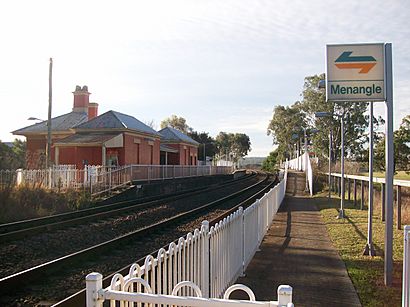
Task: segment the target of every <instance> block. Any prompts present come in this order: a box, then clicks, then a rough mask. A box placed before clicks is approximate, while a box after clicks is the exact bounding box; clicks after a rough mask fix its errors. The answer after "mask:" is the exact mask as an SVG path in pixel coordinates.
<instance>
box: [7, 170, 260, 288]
mask: <svg viewBox="0 0 410 307" xmlns="http://www.w3.org/2000/svg"><path fill="white" fill-rule="evenodd" d="M267 180H268V176H267V175H266V176H265V178H264V179H263V180H261V181H259V182H257V183H255V184H253V185H251V186H249V187H246V188H244V189H242V190H239V191H237V192H234V193H232V194H230V195H227V196H224V197H222V198H220V199H218V200H215V201H212V202H210V203H207V204H204V205H202V206H200V207H198V208H195V209H192V210H189V211H186V212H184V213H180V214H177V215H176V216H174V217H171V218H168V219H166V220H163V221H161V222H157V223H154V224H152V225H150V226H146V227H144V228H141V229H139V230H136V231H133V232H131V233H128V234H125V235H122V236H120V237H117V238H115V239H111V240H108V241H106V242H103V243H100V244H97V245H94V246H91V247H88V248H85V249H83V250H80V251H78V252H75V253H72V254H69V255H66V256H63V257H60V258H57V259H54V260H51V261H49V262H46V263H43V264H40V265H38V266H35V267H32V268H29V269H27V270H24V271H21V272H18V273H15V274H12V275H10V276H7V277H4V278H1V279H0V294H7V293H9V292H10V290H12V289H16V288H18V287H21V286H22V285H26V284H27V283H29V282H33V281H35V280H38V279H40V278H43V277H44V276H46V275H49V274H51V273H53V272H56V271H60V270H62V269H64V268H66V267H68V266H71V265H73V264H75V263H78V262H80V261H84V260H85V259H88V258H90V257H91V256H99V255H102V254H103V253H104V252H105V251H107V250H111V249H113V248H116V247H118V246H124V245H125V244H128V243H129V242H130V241H133V242H135V240H136V239H137V238H141V237H145V236H147V235H148V234H150V233H154V232H158V231H161V230H162V231H163V230H164V229H165V228H167V227H170V226H173V225H175V224H177V223H179V222H181V221H182V220H185V219H193V217H195V216H196V215H198V214H200V213H201V212H203V211H206V210H209V209H212V208H213V207H216V206H218V205H219V204H221V203H222V202H225V201H227V200H230V199H234V198H235V197H238V196H239V195H241V194H243V193H245V192H247V191H249V190H251V189H253V188H255V187H257V186H259V185H261V184H263V183H265V182H266V181H267Z"/></svg>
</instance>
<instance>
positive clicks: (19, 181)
mask: <svg viewBox="0 0 410 307" xmlns="http://www.w3.org/2000/svg"><path fill="white" fill-rule="evenodd" d="M16 173H17V180H16V184H17V185H18V186H19V185H20V184H22V183H23V169H22V168H19V169H17V170H16Z"/></svg>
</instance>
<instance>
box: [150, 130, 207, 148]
mask: <svg viewBox="0 0 410 307" xmlns="http://www.w3.org/2000/svg"><path fill="white" fill-rule="evenodd" d="M158 132H159V133H160V134H161V135H162V137H163V139H164V140H165V141H176V142H178V143H179V142H182V143H189V144H193V145H196V146H198V145H199V143H198V142H197V141H195V140H194V139H192V138H190V137H189V136H187V135H186V134H184V133H182V132H181V131H179V130H177V129H175V128H172V127H166V128H164V129H161V130H160V131H158Z"/></svg>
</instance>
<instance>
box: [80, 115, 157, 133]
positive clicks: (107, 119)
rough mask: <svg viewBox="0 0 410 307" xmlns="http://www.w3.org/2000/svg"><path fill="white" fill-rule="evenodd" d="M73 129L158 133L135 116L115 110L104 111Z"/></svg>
mask: <svg viewBox="0 0 410 307" xmlns="http://www.w3.org/2000/svg"><path fill="white" fill-rule="evenodd" d="M74 128H75V129H81V130H83V129H130V130H135V131H138V132H143V133H148V134H153V135H158V132H156V131H155V130H154V129H152V128H151V127H149V126H147V125H146V124H144V123H142V122H141V121H139V120H138V119H136V118H135V117H133V116H131V115H127V114H123V113H120V112H116V111H112V110H111V111H108V112H105V113H103V114H101V115H99V116H97V117H95V118H93V119H91V120H89V121H88V122H86V123H82V124H80V125H78V126H76V127H74Z"/></svg>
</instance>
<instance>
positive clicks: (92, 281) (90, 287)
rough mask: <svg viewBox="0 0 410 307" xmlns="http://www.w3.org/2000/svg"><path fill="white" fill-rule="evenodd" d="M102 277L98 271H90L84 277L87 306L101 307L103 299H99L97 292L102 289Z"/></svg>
mask: <svg viewBox="0 0 410 307" xmlns="http://www.w3.org/2000/svg"><path fill="white" fill-rule="evenodd" d="M102 278H103V276H102V275H101V274H100V273H95V272H93V273H90V274H88V275H87V277H86V278H85V285H86V300H87V305H86V306H87V307H102V306H103V301H104V300H103V299H99V297H98V292H99V291H100V290H101V289H102Z"/></svg>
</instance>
